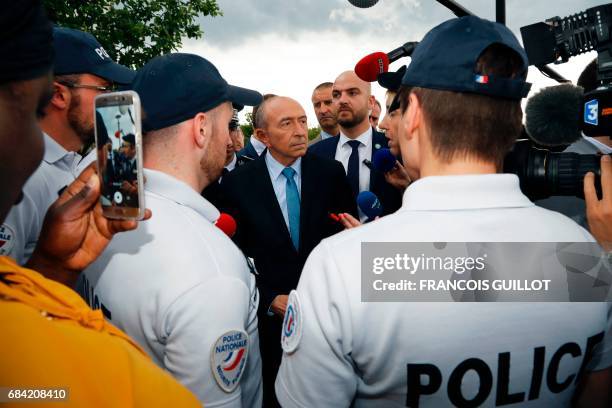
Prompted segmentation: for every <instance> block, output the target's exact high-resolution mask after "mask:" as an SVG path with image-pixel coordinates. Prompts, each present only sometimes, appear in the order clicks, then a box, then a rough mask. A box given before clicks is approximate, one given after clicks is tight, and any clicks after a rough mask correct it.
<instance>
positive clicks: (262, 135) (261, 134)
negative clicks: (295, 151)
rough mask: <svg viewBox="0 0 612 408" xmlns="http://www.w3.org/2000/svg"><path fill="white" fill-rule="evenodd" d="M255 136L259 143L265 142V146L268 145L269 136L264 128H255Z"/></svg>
mask: <svg viewBox="0 0 612 408" xmlns="http://www.w3.org/2000/svg"><path fill="white" fill-rule="evenodd" d="M255 136H256V137H257V139H258V140H259V141H261V143H263V144H265V145H266V146H267V147H270V138H269V137H268V133H267V132H266V131H265V130H263V129H255Z"/></svg>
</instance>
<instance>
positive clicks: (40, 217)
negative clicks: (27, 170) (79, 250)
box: [0, 133, 96, 265]
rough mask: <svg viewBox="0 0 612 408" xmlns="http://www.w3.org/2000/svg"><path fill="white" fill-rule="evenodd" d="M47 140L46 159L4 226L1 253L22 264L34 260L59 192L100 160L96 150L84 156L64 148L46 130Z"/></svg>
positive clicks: (26, 185)
mask: <svg viewBox="0 0 612 408" xmlns="http://www.w3.org/2000/svg"><path fill="white" fill-rule="evenodd" d="M43 140H44V143H45V154H44V156H43V160H42V162H41V163H40V165H39V166H38V168H37V169H36V171H35V172H34V173H33V174H32V175H31V176H30V178H29V179H28V181H27V182H26V184H25V185H24V186H23V190H22V191H23V198H22V200H21V201H20V202H19V204H17V205H15V206H13V208H11V211H10V212H9V214H8V216H7V217H6V219H5V220H4V224H2V225H1V226H0V255H8V256H10V257H12V258H14V259H15V260H16V261H17V263H18V264H20V265H23V264H24V263H25V262H27V261H28V259H30V256H31V255H32V252H33V251H34V247H36V242H37V241H38V236H39V235H40V230H41V229H42V224H43V221H44V219H45V214H46V213H47V210H48V209H49V207H50V206H51V204H53V202H54V201H55V200H57V198H58V197H59V192H60V191H61V190H62V189H63V188H64V187H67V186H68V185H69V184H70V183H72V182H73V181H74V180H75V179H76V178H77V177H78V176H79V174H81V172H82V171H83V170H84V169H85V168H86V167H87V166H89V164H91V163H92V162H93V161H95V160H96V149H93V150H92V151H91V152H90V153H89V154H88V155H87V156H85V157H82V156H81V155H80V154H78V153H76V152H69V151H68V150H66V149H64V148H63V147H62V146H61V145H60V144H59V143H58V142H56V141H55V140H54V139H53V138H52V137H51V136H49V135H48V134H46V133H44V134H43Z"/></svg>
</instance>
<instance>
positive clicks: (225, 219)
mask: <svg viewBox="0 0 612 408" xmlns="http://www.w3.org/2000/svg"><path fill="white" fill-rule="evenodd" d="M215 225H216V226H217V228H219V229H220V230H221V231H223V232H225V235H227V236H228V237H230V238H232V237H233V236H234V234H235V233H236V228H237V225H236V220H235V219H234V217H232V216H231V215H229V214H226V213H221V215H219V218H217V221H215Z"/></svg>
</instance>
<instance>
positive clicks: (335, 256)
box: [276, 174, 612, 407]
mask: <svg viewBox="0 0 612 408" xmlns="http://www.w3.org/2000/svg"><path fill="white" fill-rule="evenodd" d="M368 241H370V242H371V241H379V242H452V241H454V242H469V241H472V242H517V241H523V242H564V241H565V242H585V241H586V242H592V241H593V238H592V237H591V236H590V235H589V234H588V232H586V231H585V230H584V229H583V228H582V227H580V226H578V225H577V224H576V223H574V222H573V221H571V220H570V219H569V218H567V217H565V216H563V215H561V214H558V213H554V212H552V211H548V210H545V209H542V208H539V207H536V206H535V205H534V204H532V203H531V202H530V201H529V200H528V199H527V198H526V197H525V196H524V195H523V194H522V193H521V192H520V189H519V181H518V178H517V177H516V176H514V175H509V174H493V175H481V176H453V177H451V176H445V177H427V178H424V179H421V180H418V181H416V182H414V183H412V184H411V185H410V186H409V187H408V189H407V190H406V192H405V194H404V201H403V206H402V208H401V209H400V210H399V211H398V212H396V213H394V214H391V215H388V216H386V217H384V218H381V219H379V220H377V221H374V222H372V223H370V224H367V225H364V226H362V227H359V228H356V229H352V230H348V231H344V232H342V233H340V234H337V235H335V236H333V237H330V238H328V239H325V240H323V241H322V242H321V243H320V245H319V246H317V247H316V248H315V249H314V251H313V252H312V253H311V255H310V257H309V258H308V260H307V262H306V265H305V267H304V270H303V272H302V275H301V278H300V281H299V285H298V288H297V299H298V301H297V302H296V301H295V300H291V299H290V302H289V306H291V305H293V304H296V305H297V306H298V307H299V312H298V315H297V317H296V318H295V321H296V322H298V324H297V326H293V327H292V328H295V327H298V328H300V331H299V334H300V335H301V339H300V338H299V337H294V339H297V340H299V341H297V342H296V341H294V342H293V343H291V338H290V337H289V338H287V337H283V342H284V343H285V342H286V345H284V346H283V348H284V349H285V350H286V351H285V352H284V353H283V361H282V364H281V367H280V370H279V373H278V376H277V378H276V393H277V397H278V399H279V401H280V402H281V404H282V405H283V406H284V407H298V406H299V407H341V406H344V407H346V406H349V405H351V403H353V405H351V406H355V407H380V406H385V407H387V406H406V405H408V406H420V407H446V406H452V404H453V402H454V403H455V405H459V406H460V405H461V403H462V402H464V400H470V399H472V398H474V397H475V396H478V395H479V393H480V392H482V393H483V394H482V396H481V398H485V399H483V400H482V406H496V405H502V404H504V403H509V402H517V403H520V404H522V405H520V406H542V407H552V406H555V407H557V406H569V405H570V399H571V397H572V394H573V393H574V391H575V389H576V384H575V383H574V381H573V380H574V378H575V377H572V376H573V375H575V374H576V373H577V372H578V371H579V370H580V368H581V364H582V363H583V359H584V355H585V351H586V349H588V348H589V347H588V346H587V343H588V342H589V339H591V341H592V340H593V339H594V338H601V337H602V336H603V335H604V334H603V333H605V332H607V331H608V330H609V325H610V321H609V319H608V314H607V312H608V308H607V306H606V304H604V303H531V304H529V303H518V302H517V303H452V302H448V303H441V302H440V303H417V302H415V303H408V302H403V303H399V302H398V303H386V302H377V303H365V302H364V303H362V302H361V269H360V266H361V265H360V256H359V254H360V251H361V242H368ZM289 306H288V310H289ZM300 321H301V323H299V322H300ZM285 323H287V322H285ZM294 332H297V331H294ZM608 336H609V335H608ZM608 336H606V337H605V339H604V340H602V342H601V343H599V344H598V345H597V349H596V350H595V351H594V354H593V359H592V360H590V363H589V366H588V369H589V370H595V369H603V368H606V367H609V366H611V365H612V351H611V340H610V338H609V337H608ZM287 339H289V340H290V341H289V342H287ZM564 345H565V346H564ZM568 345H569V346H568ZM568 347H569V348H570V350H571V351H572V352H573V353H574V354H573V355H572V354H568V353H567V351H568ZM292 348H294V351H293V353H288V352H287V350H289V351H291V349H292ZM536 354H537V355H538V357H537V358H536V357H535V355H536ZM540 358H543V359H544V360H542V361H543V366H542V367H540V366H539V363H535V364H534V361H541V360H540ZM553 360H554V361H556V363H559V364H558V365H557V364H556V363H555V364H552V363H551V361H553ZM483 362H484V363H483ZM559 383H562V385H558V384H559ZM428 386H429V387H428ZM551 386H552V387H553V388H555V391H558V393H555V392H553V391H551ZM515 394H516V395H515ZM462 398H463V400H462ZM496 399H497V400H496Z"/></svg>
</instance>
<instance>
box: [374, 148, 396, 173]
mask: <svg viewBox="0 0 612 408" xmlns="http://www.w3.org/2000/svg"><path fill="white" fill-rule="evenodd" d="M396 161H397V159H396V158H395V156H394V155H393V153H391V150H389V149H387V148H385V149H379V150H377V151H376V153H374V157H373V158H372V164H373V165H374V168H375V169H376V170H378V171H380V172H382V173H386V172H388V171H391V170H393V168H394V167H395V162H396Z"/></svg>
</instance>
